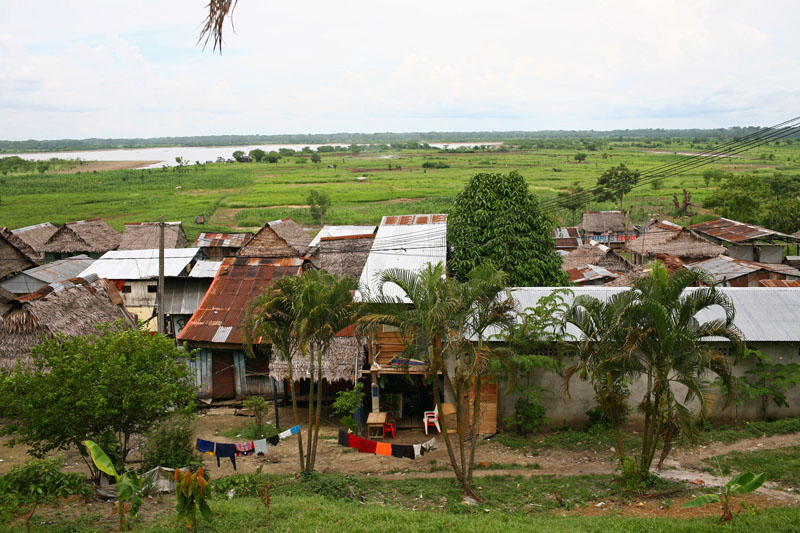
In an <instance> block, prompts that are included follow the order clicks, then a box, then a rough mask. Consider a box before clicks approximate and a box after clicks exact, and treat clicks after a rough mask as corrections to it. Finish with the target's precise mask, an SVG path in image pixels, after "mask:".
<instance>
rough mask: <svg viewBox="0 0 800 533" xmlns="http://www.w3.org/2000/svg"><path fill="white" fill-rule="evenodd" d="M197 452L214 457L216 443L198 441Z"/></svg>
mask: <svg viewBox="0 0 800 533" xmlns="http://www.w3.org/2000/svg"><path fill="white" fill-rule="evenodd" d="M197 451H198V452H200V453H208V454H211V455H214V443H213V442H211V441H210V440H203V439H197Z"/></svg>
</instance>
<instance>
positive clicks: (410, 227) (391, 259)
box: [355, 215, 447, 300]
mask: <svg viewBox="0 0 800 533" xmlns="http://www.w3.org/2000/svg"><path fill="white" fill-rule="evenodd" d="M446 261H447V215H403V216H388V217H383V219H382V220H381V225H380V226H379V227H378V232H377V234H376V236H375V240H374V241H373V243H372V248H371V250H370V252H369V256H368V257H367V262H366V263H365V264H364V270H363V271H362V272H361V279H360V284H361V292H360V293H359V294H356V298H355V299H356V300H364V299H366V298H368V295H369V294H378V284H377V282H376V281H377V280H376V277H377V276H378V275H380V273H381V272H382V271H384V270H386V269H390V268H403V269H406V270H419V269H421V268H422V267H424V266H425V265H427V264H429V263H430V264H433V265H435V264H437V263H445V262H446ZM383 289H384V291H383V294H384V295H385V296H390V297H401V298H404V299H405V293H404V292H403V291H402V290H400V288H399V287H398V286H397V285H394V284H389V285H386V286H384V288H383Z"/></svg>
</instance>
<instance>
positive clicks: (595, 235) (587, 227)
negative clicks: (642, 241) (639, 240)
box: [578, 211, 635, 247]
mask: <svg viewBox="0 0 800 533" xmlns="http://www.w3.org/2000/svg"><path fill="white" fill-rule="evenodd" d="M578 229H580V231H581V234H582V235H583V239H584V240H587V241H588V240H593V241H595V242H599V243H602V244H607V245H609V246H613V247H621V246H623V245H624V244H625V242H626V241H628V240H630V239H632V238H634V237H635V232H634V231H633V229H634V228H633V225H632V224H631V219H630V218H629V217H628V214H627V213H623V212H622V211H585V212H584V213H583V219H582V220H581V224H580V226H578Z"/></svg>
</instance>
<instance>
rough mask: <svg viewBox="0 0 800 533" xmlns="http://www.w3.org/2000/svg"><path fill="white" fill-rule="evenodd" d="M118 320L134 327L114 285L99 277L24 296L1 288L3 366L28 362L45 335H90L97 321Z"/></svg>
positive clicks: (0, 350)
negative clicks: (31, 351)
mask: <svg viewBox="0 0 800 533" xmlns="http://www.w3.org/2000/svg"><path fill="white" fill-rule="evenodd" d="M118 320H123V321H124V324H126V327H134V326H135V320H134V319H133V317H132V316H131V315H130V314H129V313H128V312H127V310H126V309H125V305H124V304H123V302H122V298H121V296H120V294H119V293H118V292H117V289H116V287H115V285H114V284H113V283H111V282H109V281H108V280H106V279H100V278H98V277H97V276H87V277H85V278H72V279H69V280H65V281H60V282H57V283H51V284H49V285H46V286H44V287H41V288H39V289H37V290H36V291H34V292H32V293H30V294H26V295H24V296H20V295H14V294H11V293H9V292H7V291H5V290H3V289H0V338H2V339H3V342H0V366H1V367H3V368H10V367H11V366H13V365H14V364H15V363H16V362H17V361H23V362H26V361H28V360H29V358H30V347H31V346H33V345H35V344H38V343H39V342H40V340H41V336H42V335H45V336H46V337H53V336H55V335H56V334H59V333H60V334H64V335H71V336H75V335H91V334H95V333H97V329H96V328H95V326H96V325H97V324H102V323H104V322H109V323H114V322H116V321H118Z"/></svg>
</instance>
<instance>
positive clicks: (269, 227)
mask: <svg viewBox="0 0 800 533" xmlns="http://www.w3.org/2000/svg"><path fill="white" fill-rule="evenodd" d="M310 242H311V237H309V235H308V234H307V233H306V232H305V231H303V228H301V227H300V226H298V225H297V224H296V223H295V221H294V220H292V219H291V218H284V219H281V220H273V221H272V222H267V223H266V224H264V227H263V228H261V229H260V230H259V231H258V233H256V234H255V236H254V237H253V238H252V239H250V241H249V242H248V243H247V244H245V245H244V246H242V248H241V249H240V250H239V251H238V252H236V255H238V256H240V257H304V256H305V255H306V253H307V252H308V245H309V243H310Z"/></svg>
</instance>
